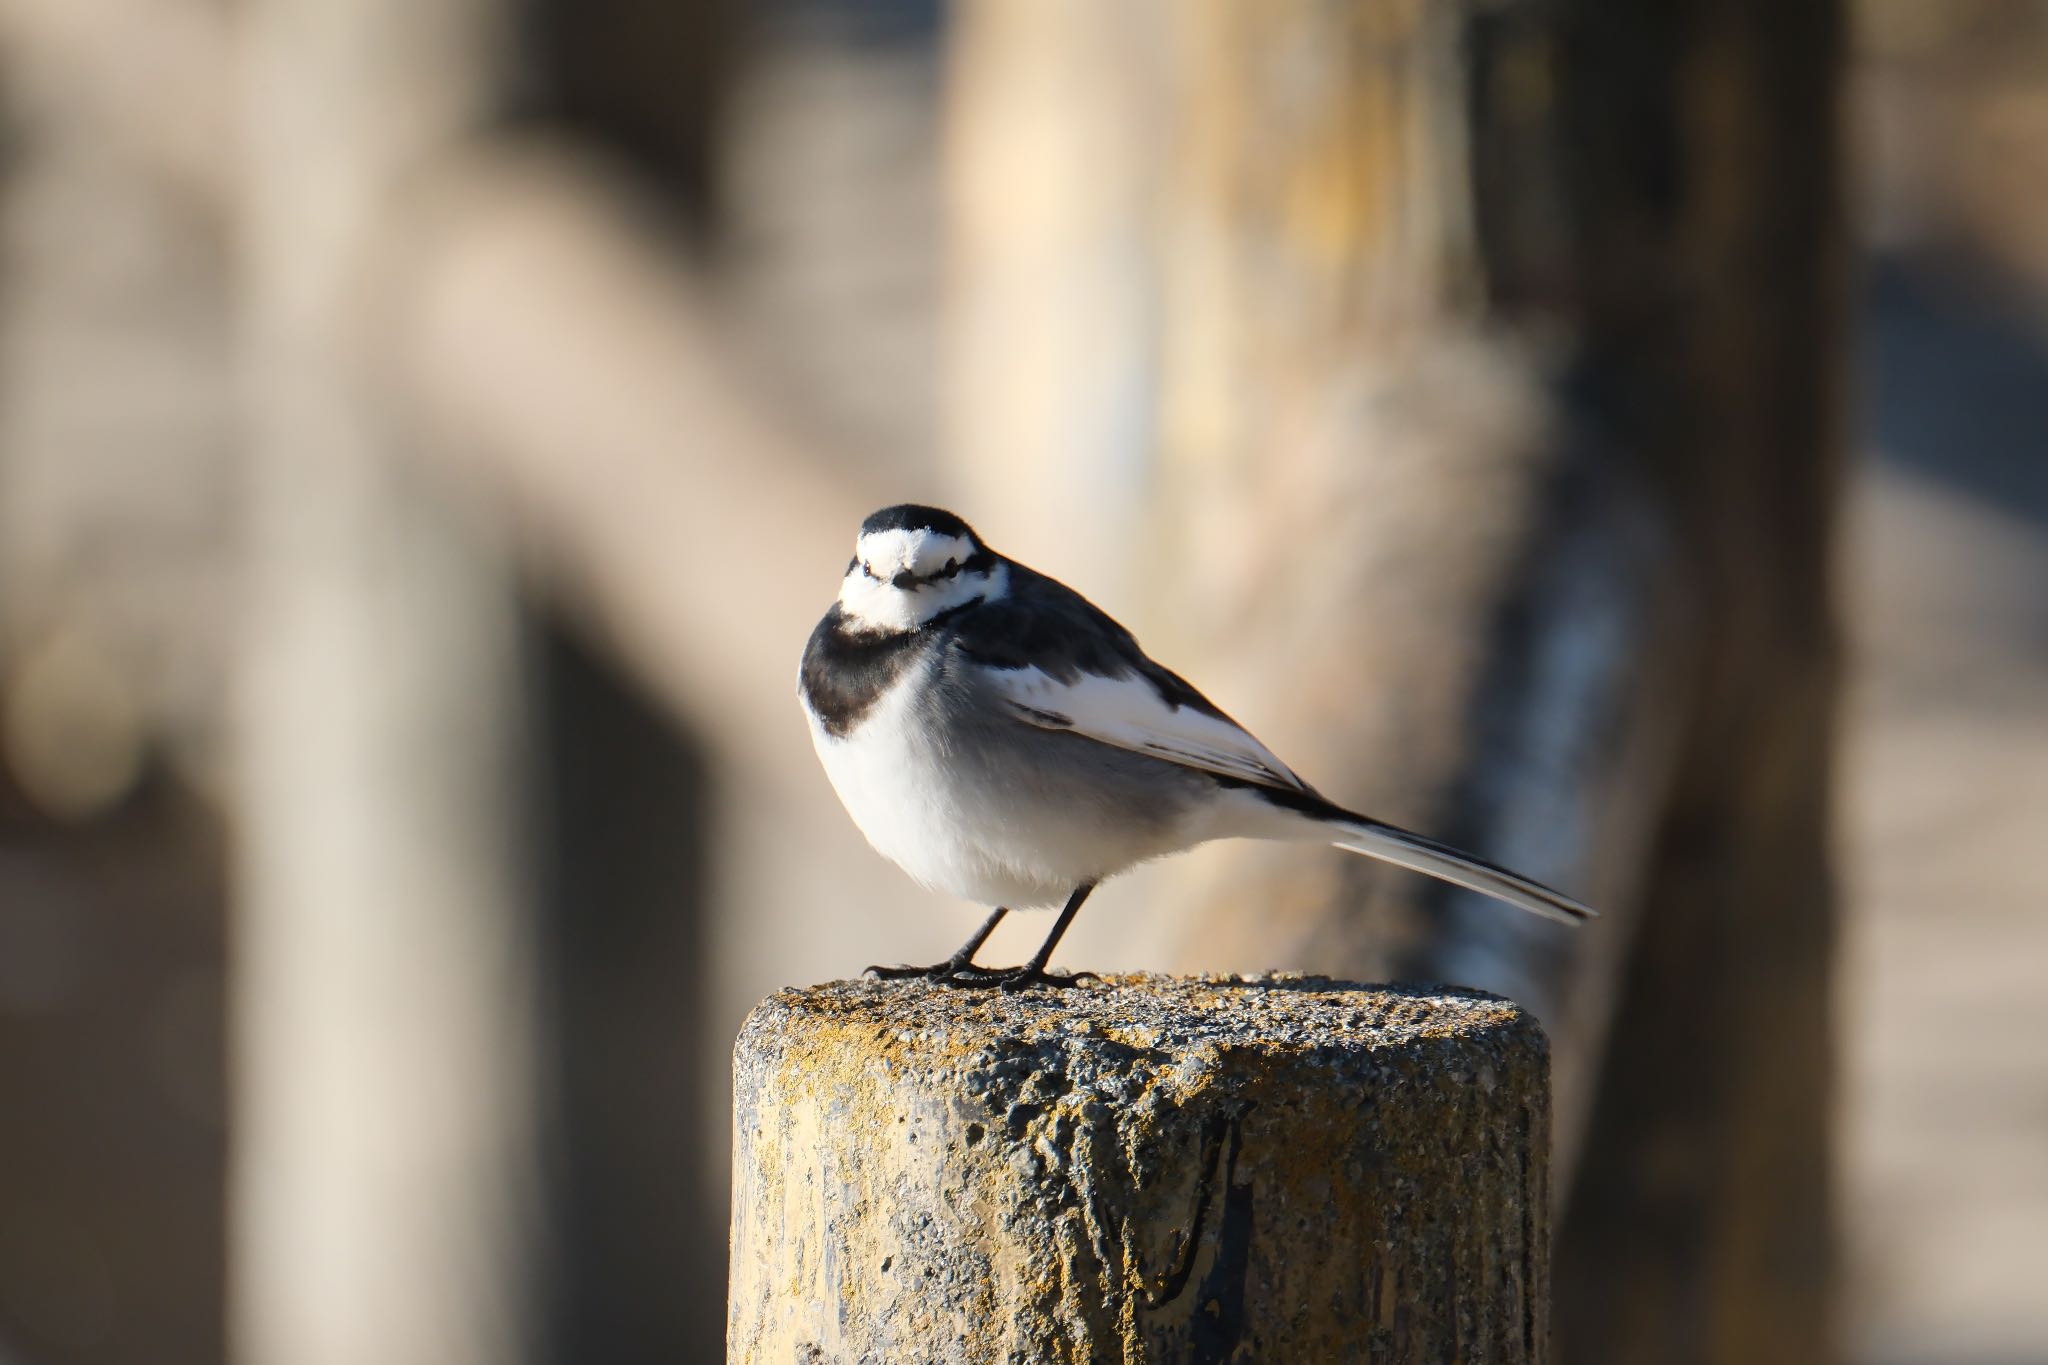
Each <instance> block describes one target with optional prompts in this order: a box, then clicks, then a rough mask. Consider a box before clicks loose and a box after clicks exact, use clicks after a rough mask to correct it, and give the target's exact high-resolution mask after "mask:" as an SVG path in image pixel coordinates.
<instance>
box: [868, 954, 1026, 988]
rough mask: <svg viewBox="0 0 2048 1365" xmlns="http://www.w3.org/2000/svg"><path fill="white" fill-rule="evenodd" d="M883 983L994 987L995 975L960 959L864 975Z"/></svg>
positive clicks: (873, 970)
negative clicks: (902, 982)
mask: <svg viewBox="0 0 2048 1365" xmlns="http://www.w3.org/2000/svg"><path fill="white" fill-rule="evenodd" d="M863 975H866V976H872V977H875V978H876V979H878V980H881V981H930V982H933V983H934V984H936V985H940V986H992V985H994V984H995V981H994V980H993V977H994V973H991V972H989V971H988V970H987V969H986V968H982V967H977V966H975V965H974V964H973V963H972V962H967V961H963V960H961V959H959V958H947V959H946V960H945V961H944V962H934V963H933V964H932V965H931V966H929V967H869V968H868V969H867V970H866V972H864V973H863Z"/></svg>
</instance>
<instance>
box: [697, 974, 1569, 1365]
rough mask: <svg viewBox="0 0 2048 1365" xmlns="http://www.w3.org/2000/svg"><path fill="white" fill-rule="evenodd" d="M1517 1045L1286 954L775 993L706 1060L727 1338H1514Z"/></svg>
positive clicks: (1192, 1346)
mask: <svg viewBox="0 0 2048 1365" xmlns="http://www.w3.org/2000/svg"><path fill="white" fill-rule="evenodd" d="M1548 1065H1549V1050H1548V1045H1547V1044H1546V1042H1545V1041H1544V1038H1543V1034H1542V1032H1541V1030H1540V1029H1538V1028H1537V1026H1536V1024H1535V1023H1534V1021H1533V1020H1532V1019H1531V1018H1530V1017H1529V1016H1528V1015H1526V1014H1524V1013H1523V1012H1522V1011H1521V1010H1519V1009H1518V1008H1516V1007H1515V1006H1514V1005H1512V1004H1510V1003H1508V1002H1506V1001H1502V1000H1498V999H1494V998H1492V997H1488V996H1481V995H1476V994H1470V993H1464V992H1457V991H1448V990H1416V991H1410V990H1378V989H1366V988H1362V987H1357V986H1352V985H1349V984H1346V983H1341V982H1333V981H1330V980H1327V979H1324V978H1316V977H1289V976H1280V977H1270V978H1252V979H1238V978H1227V979H1208V980H1203V979H1176V978H1168V977H1157V976H1126V977H1116V978H1112V979H1110V980H1109V981H1107V982H1105V983H1104V984H1103V985H1101V986H1100V987H1094V988H1084V989H1077V990H1071V991H1064V992H1060V993H1058V994H1049V993H1045V992H1032V993H1027V994H1023V995H1015V996H1006V995H1002V994H1000V993H997V992H993V991H990V992H982V991H967V990H959V989H945V988H936V987H932V986H928V985H925V984H923V983H895V982H891V983H882V982H870V981H852V982H837V983H834V984H831V985H827V986H818V987H812V988H810V989H806V990H788V991H783V992H781V993H780V994H778V995H775V996H773V997H771V998H770V999H768V1000H767V1001H765V1002H763V1003H762V1004H761V1005H760V1006H758V1007H757V1008H756V1009H755V1010H754V1012H753V1014H752V1015H751V1016H749V1018H748V1020H747V1022H746V1024H745V1026H744V1027H743V1028H742V1029H741V1032H740V1039H739V1044H738V1048H737V1051H736V1055H735V1059H734V1081H735V1092H736V1094H735V1101H736V1109H735V1143H734V1146H735V1153H734V1169H733V1223H732V1281H731V1284H732V1288H731V1300H730V1309H729V1317H728V1328H727V1330H728V1336H727V1349H728V1359H729V1361H731V1362H770V1361H772V1362H776V1365H783V1362H791V1361H795V1362H833V1363H834V1365H856V1363H857V1362H875V1365H884V1363H885V1362H886V1363H895V1362H905V1361H919V1362H949V1363H950V1362H962V1363H963V1365H964V1363H966V1362H974V1363H975V1365H980V1363H981V1362H998V1361H1000V1362H1027V1361H1028V1362H1074V1365H1094V1363H1095V1362H1104V1361H1120V1362H1140V1361H1143V1362H1167V1361H1173V1362H1180V1361H1226V1360H1227V1361H1236V1362H1245V1361H1272V1362H1306V1361H1352V1360H1357V1361H1386V1362H1399V1361H1417V1362H1439V1361H1448V1360H1473V1361H1481V1360H1483V1361H1491V1362H1533V1361H1542V1360H1545V1359H1547V1358H1548V1354H1549V1353H1548V1335H1549V1310H1548V1282H1547V1277H1548V1253H1549V1239H1550V1225H1549V1210H1548V1203H1547V1201H1548V1177H1549V1170H1548V1149H1549V1132H1550V1108H1549V1081H1548Z"/></svg>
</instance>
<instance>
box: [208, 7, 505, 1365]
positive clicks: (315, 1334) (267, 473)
mask: <svg viewBox="0 0 2048 1365" xmlns="http://www.w3.org/2000/svg"><path fill="white" fill-rule="evenodd" d="M495 8H496V7H495V6H493V5H491V4H488V3H486V0H432V2H431V3H424V4H423V3H419V2H418V0H253V2H252V3H250V4H248V5H245V6H244V7H243V8H242V10H241V13H242V16H243V18H244V20H245V21H246V25H247V29H246V35H245V36H246V40H247V48H246V60H247V72H246V74H247V84H246V87H245V92H244V93H245V97H246V100H247V104H246V109H245V115H246V117H245V119H244V122H243V132H244V135H245V137H246V140H247V146H248V160H247V164H246V181H245V184H244V189H243V196H242V199H241V208H242V217H241V219H240V224H239V226H240V231H239V237H240V240H241V242H242V244H243V247H244V250H245V252H246V257H247V272H246V288H247V298H248V301H249V302H248V313H247V317H246V343H247V344H246V349H245V351H244V359H245V361H246V365H247V369H246V377H247V380H248V385H249V390H248V391H249V405H250V407H249V418H250V425H249V435H250V441H251V452H250V460H249V480H248V484H247V489H246V495H247V500H248V516H249V523H248V534H249V541H250V545H249V548H250V567H251V577H252V587H251V597H250V602H249V613H248V620H247V623H246V630H245V636H244V657H243V661H242V663H243V674H242V679H241V681H242V690H243V694H244V695H243V697H242V711H241V726H240V734H239V743H240V751H241V752H240V759H241V765H242V770H241V777H242V781H241V782H240V783H239V784H238V792H237V798H238V801H239V809H238V810H237V811H236V829H237V833H238V836H239V842H240V850H241V851H240V887H239V891H240V904H239V908H238V918H237V920H236V923H235V928H234V933H233V941H234V945H235V963H234V967H235V970H234V976H233V980H234V990H235V1003H234V1009H233V1017H234V1021H235V1047H234V1059H235V1066H236V1083H235V1086H234V1093H235V1096H236V1110H235V1125H236V1126H235V1134H236V1137H235V1144H234V1151H235V1172H234V1178H233V1187H234V1227H233V1239H232V1240H233V1251H232V1260H233V1267H232V1289H231V1296H232V1308H231V1323H232V1326H231V1333H232V1337H233V1347H234V1350H235V1353H236V1355H237V1357H238V1358H239V1359H241V1360H244V1361H249V1362H264V1363H265V1365H269V1363H270V1362H279V1361H290V1362H293V1365H329V1363H331V1365H370V1363H371V1362H374V1363H375V1365H429V1363H430V1362H431V1365H464V1363H465V1362H473V1363H474V1365H486V1363H488V1365H499V1363H500V1362H517V1361H519V1360H521V1359H524V1358H527V1357H529V1355H530V1354H531V1352H532V1347H533V1344H534V1341H535V1324H534V1323H533V1321H532V1318H533V1316H534V1314H535V1311H536V1310H535V1308H534V1305H535V1303H536V1302H538V1296H537V1295H535V1294H534V1293H533V1292H532V1290H533V1280H534V1274H533V1266H532V1265H531V1256H530V1251H531V1247H532V1246H533V1245H534V1238H535V1234H536V1229H535V1227H534V1226H533V1224H534V1222H535V1219H536V1217H537V1208H536V1205H537V1200H536V1199H535V1197H534V1190H533V1183H534V1180H535V1174H536V1170H535V1168H536V1141H537V1139H536V1132H535V1096H534V1094H533V1093H532V1092H533V1089H534V1071H535V1061H534V1052H533V1046H532V1035H533V1030H534V1029H535V1021H534V1014H535V1003H536V1002H535V1000H534V998H533V991H532V987H531V976H532V964H531V962H530V961H529V958H530V955H531V952H532V945H531V943H530V934H531V929H530V926H529V924H528V918H527V915H526V914H525V912H524V907H523V903H522V891H521V889H520V886H519V883H518V879H517V877H516V875H515V873H514V871H513V866H514V864H513V847H514V846H513V842H512V841H513V837H514V836H513V828H514V825H515V823H516V816H517V812H516V810H515V809H514V807H513V805H512V803H513V802H514V800H515V799H516V795H515V794H516V790H517V789H516V786H515V776H516V768H517V763H518V750H517V745H516V737H517V734H518V731H519V728H520V724H521V718H520V704H521V703H520V697H519V695H518V691H517V688H516V685H515V681H514V673H513V665H514V653H515V645H516V639H515V630H514V616H513V613H512V610H511V587H510V579H509V574H508V571H507V568H506V565H505V563H504V561H503V558H502V556H501V554H500V553H499V552H498V551H497V550H496V549H495V548H494V547H493V546H492V544H491V537H490V535H489V533H488V531H487V530H485V529H482V528H479V527H477V526H474V525H471V524H468V523H467V522H466V521H465V519H464V518H463V516H462V515H460V514H459V513H458V512H457V511H456V510H455V509H454V508H453V507H452V505H451V503H450V502H449V501H448V500H447V499H446V498H445V497H444V496H443V495H442V490H440V489H438V488H436V487H434V486H432V485H430V484H429V483H428V482H427V481H425V480H423V479H422V478H420V477H419V476H418V474H417V472H416V471H415V470H414V469H411V468H408V466H407V464H406V462H405V460H404V459H403V458H402V457H403V454H404V451H405V449H406V446H407V445H408V443H409V438H408V434H407V432H406V431H405V429H404V426H403V422H402V415H401V414H400V413H398V412H396V411H394V407H393V404H392V403H391V401H390V396H389V387H388V384H387V382H386V380H387V376H385V375H384V374H383V373H381V371H380V364H381V360H382V355H383V351H384V347H385V341H384V339H383V338H381V337H380V336H379V328H380V327H381V326H382V325H383V324H384V323H385V318H384V317H382V316H381V315H380V313H379V309H378V304H379V302H380V300H381V299H382V298H383V297H384V294H383V291H384V289H385V288H387V287H388V285H389V283H390V280H389V277H388V275H387V274H386V273H385V268H386V267H387V266H388V264H389V263H388V262H387V261H385V260H383V259H381V258H380V247H381V245H382V243H381V241H380V238H381V236H382V234H383V233H384V232H385V231H386V228H387V223H388V220H389V218H390V215H391V213H392V209H393V205H394V204H395V203H398V202H401V201H402V200H403V199H404V198H405V197H406V196H407V195H408V194H409V193H411V192H413V190H414V186H415V184H416V182H418V181H420V180H423V179H425V178H426V177H427V176H429V174H430V172H431V170H432V167H433V165H434V162H435V159H436V157H438V156H440V155H442V154H443V153H444V151H445V149H446V148H447V147H448V146H449V145H450V144H451V143H452V142H453V141H454V140H455V139H457V138H459V137H461V136H462V135H463V134H464V133H466V132H467V131H468V130H469V129H470V128H471V127H472V126H473V125H474V124H475V122H476V120H477V119H478V117H479V115H480V113H481V112H482V109H483V106H484V103H485V101H486V99H487V98H488V97H489V94H490V92H491V89H492V77H493V75H494V72H493V54H494V52H495V47H494V34H495V24H494V21H495V20H496V18H497V17H498V16H497V15H496V13H495Z"/></svg>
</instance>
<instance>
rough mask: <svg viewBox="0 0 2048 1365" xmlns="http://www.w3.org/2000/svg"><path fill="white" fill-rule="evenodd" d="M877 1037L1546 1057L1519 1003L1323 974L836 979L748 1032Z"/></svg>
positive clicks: (793, 998)
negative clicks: (1019, 986)
mask: <svg viewBox="0 0 2048 1365" xmlns="http://www.w3.org/2000/svg"><path fill="white" fill-rule="evenodd" d="M819 1026H823V1027H824V1028H826V1029H827V1030H828V1031H832V1032H840V1031H849V1032H850V1031H854V1030H872V1031H873V1035H874V1036H875V1037H876V1039H877V1040H878V1041H889V1042H896V1043H917V1044H920V1045H923V1046H927V1047H928V1046H930V1045H932V1044H935V1043H943V1042H945V1041H947V1040H953V1041H957V1042H967V1041H970V1040H971V1041H973V1042H975V1043H987V1042H991V1041H994V1040H997V1039H1005V1040H1011V1041H1021V1042H1036V1041H1041V1040H1047V1039H1049V1038H1050V1037H1053V1036H1064V1038H1065V1039H1066V1040H1069V1041H1078V1039H1079V1038H1082V1037H1086V1036H1087V1035H1089V1034H1091V1033H1092V1034H1097V1035H1100V1036H1102V1037H1104V1038H1107V1039H1110V1040H1113V1041H1115V1042H1118V1043H1123V1044H1126V1045H1130V1046H1137V1047H1145V1048H1157V1047H1174V1048H1187V1047H1198V1046H1202V1045H1205V1044H1206V1045H1211V1046H1216V1047H1226V1048H1228V1047H1255V1048H1261V1049H1274V1050H1280V1051H1290V1050H1297V1049H1299V1050H1322V1049H1327V1048H1332V1047H1335V1048H1339V1049H1342V1050H1346V1051H1358V1050H1362V1051H1375V1050H1379V1049H1382V1048H1400V1047H1404V1046H1412V1045H1414V1044H1417V1043H1424V1042H1438V1043H1456V1042H1460V1041H1462V1042H1465V1043H1469V1044H1473V1045H1477V1046H1480V1047H1491V1048H1501V1047H1506V1048H1511V1049H1519V1048H1521V1047H1527V1046H1530V1045H1533V1046H1535V1047H1536V1048H1538V1049H1544V1048H1545V1046H1546V1045H1545V1043H1544V1041H1543V1036H1542V1031H1541V1029H1540V1028H1539V1027H1538V1025H1537V1023H1536V1021H1535V1019H1534V1017H1533V1016H1531V1015H1530V1014H1529V1013H1528V1012H1527V1011H1525V1010H1523V1009H1522V1008H1520V1007H1519V1006H1517V1005H1516V1004H1515V1003H1514V1002H1513V1001H1510V1000H1504V999H1501V998H1500V997H1498V996H1492V995H1487V994H1484V993H1483V992H1479V991H1473V990H1465V989H1462V988H1458V987H1449V986H1364V985H1359V984H1357V983H1355V982H1349V981H1338V980H1334V979H1332V978H1329V977H1323V976H1305V975H1301V974H1299V973H1274V974H1271V975H1262V976H1234V975H1233V976H1227V977H1176V976H1162V975H1155V974H1149V973H1132V974H1127V975H1112V976H1106V977H1104V978H1103V979H1102V980H1101V981H1100V982H1099V983H1090V984H1087V985H1083V986H1079V987H1074V988H1071V989H1067V990H1059V991H1051V990H1033V991H1024V992H1020V993H1017V994H1014V995H1008V994H1004V993H1003V992H1002V991H999V990H986V989H977V988H962V987H957V986H940V985H934V984H931V983H928V982H923V981H872V980H855V981H832V982H827V983H824V984H822V985H817V986H805V987H794V988H790V989H787V990H782V991H778V992H776V993H775V994H774V995H772V996H770V997H768V999H766V1000H764V1001H762V1002H761V1003H760V1004H759V1005H758V1006H756V1007H755V1009H754V1012H753V1014H752V1015H750V1016H749V1017H748V1020H747V1025H746V1030H745V1032H746V1034H757V1033H758V1032H760V1031H767V1032H771V1033H781V1032H786V1031H790V1030H801V1031H809V1030H812V1029H815V1028H817V1027H819Z"/></svg>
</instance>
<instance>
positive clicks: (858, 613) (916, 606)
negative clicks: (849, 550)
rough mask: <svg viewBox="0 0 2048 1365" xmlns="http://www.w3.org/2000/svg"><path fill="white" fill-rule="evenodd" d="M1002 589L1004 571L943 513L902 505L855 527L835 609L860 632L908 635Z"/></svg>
mask: <svg viewBox="0 0 2048 1365" xmlns="http://www.w3.org/2000/svg"><path fill="white" fill-rule="evenodd" d="M1008 587H1009V566H1008V565H1007V564H1006V563H1005V562H1004V561H1003V558H1002V556H1000V555H998V554H996V553H995V552H994V551H993V550H990V549H989V548H988V547H987V546H985V545H983V544H982V543H981V540H980V538H979V537H977V536H976V535H975V534H974V529H973V528H972V527H970V526H969V525H968V524H967V523H966V522H964V521H962V520H960V518H958V517H956V516H954V515H953V514H952V513H951V512H947V511H942V510H941V509H939V508H937V507H919V506H916V505H915V504H911V503H904V504H902V505H900V506H896V507H885V508H883V509H882V510H881V511H879V512H877V513H875V514H874V515H873V516H871V517H869V518H868V519H867V520H866V521H864V522H862V523H861V524H860V537H859V539H858V540H856V541H855V542H854V547H853V558H852V560H850V561H849V562H848V563H847V566H846V578H845V580H844V581H843V582H841V583H840V585H839V605H840V607H841V609H842V610H844V611H845V613H846V614H847V616H848V617H850V618H851V619H852V621H853V623H854V624H855V625H857V626H860V627H862V628H864V629H868V630H881V631H904V630H916V629H917V628H918V627H919V626H922V625H924V624H925V623H926V622H927V621H930V620H931V619H932V618H933V617H934V616H937V615H938V614H939V613H941V612H946V611H951V610H953V609H954V608H956V607H962V606H965V605H967V604H968V603H970V602H973V601H975V600H977V599H980V600H983V601H994V600H995V599H997V598H999V597H1001V596H1002V595H1003V594H1004V593H1005V592H1006V591H1007V590H1008Z"/></svg>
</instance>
